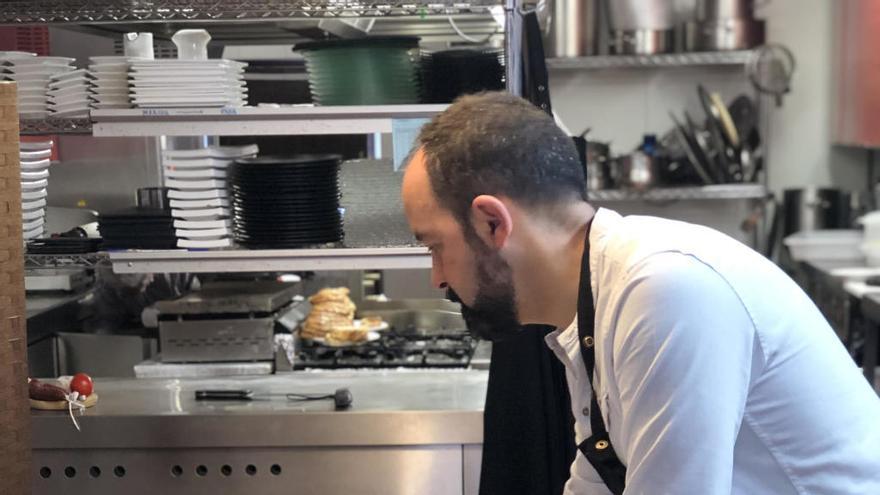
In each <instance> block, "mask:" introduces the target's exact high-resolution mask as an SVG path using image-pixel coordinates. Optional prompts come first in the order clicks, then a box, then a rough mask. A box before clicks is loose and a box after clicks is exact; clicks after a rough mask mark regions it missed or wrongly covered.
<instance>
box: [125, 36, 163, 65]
mask: <svg viewBox="0 0 880 495" xmlns="http://www.w3.org/2000/svg"><path fill="white" fill-rule="evenodd" d="M122 46H123V51H124V53H125V56H126V57H137V58H148V59H154V58H156V56H155V55H154V53H153V33H125V34H124V35H123V37H122Z"/></svg>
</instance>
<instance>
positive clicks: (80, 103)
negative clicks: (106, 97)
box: [49, 98, 89, 112]
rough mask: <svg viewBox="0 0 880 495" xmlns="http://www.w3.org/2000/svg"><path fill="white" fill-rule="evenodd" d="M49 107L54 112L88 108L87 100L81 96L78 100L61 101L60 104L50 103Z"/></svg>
mask: <svg viewBox="0 0 880 495" xmlns="http://www.w3.org/2000/svg"><path fill="white" fill-rule="evenodd" d="M49 109H50V110H52V111H54V112H69V111H71V110H80V111H83V110H88V109H89V101H88V99H86V98H81V99H79V100H75V101H72V102H70V103H63V104H61V105H56V104H52V103H50V104H49Z"/></svg>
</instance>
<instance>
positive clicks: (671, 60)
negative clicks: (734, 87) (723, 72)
mask: <svg viewBox="0 0 880 495" xmlns="http://www.w3.org/2000/svg"><path fill="white" fill-rule="evenodd" d="M751 54H752V51H751V50H737V51H726V52H692V53H666V54H659V55H602V56H594V57H580V58H551V59H548V60H547V66H548V67H549V68H550V69H572V70H575V69H578V70H595V69H644V68H667V67H668V68H675V67H698V66H718V67H725V66H734V67H735V66H744V65H745V64H746V62H748V60H749V57H750V56H751Z"/></svg>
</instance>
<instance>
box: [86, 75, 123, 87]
mask: <svg viewBox="0 0 880 495" xmlns="http://www.w3.org/2000/svg"><path fill="white" fill-rule="evenodd" d="M92 86H97V87H116V86H126V87H127V86H128V74H113V75H99V76H98V77H96V78H95V79H93V80H92Z"/></svg>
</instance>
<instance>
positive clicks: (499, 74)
mask: <svg viewBox="0 0 880 495" xmlns="http://www.w3.org/2000/svg"><path fill="white" fill-rule="evenodd" d="M502 56H503V55H502V53H501V52H500V51H499V50H497V49H485V48H483V49H480V48H475V49H456V50H444V51H440V52H433V53H425V54H424V55H423V56H422V93H423V95H424V100H425V103H450V102H452V101H453V100H455V99H456V98H457V97H459V96H461V95H466V94H472V93H479V92H480V91H494V90H501V89H504V64H503V63H502V60H503V59H502Z"/></svg>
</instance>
